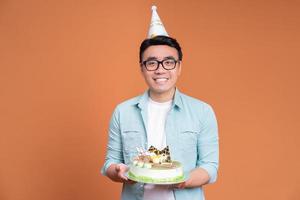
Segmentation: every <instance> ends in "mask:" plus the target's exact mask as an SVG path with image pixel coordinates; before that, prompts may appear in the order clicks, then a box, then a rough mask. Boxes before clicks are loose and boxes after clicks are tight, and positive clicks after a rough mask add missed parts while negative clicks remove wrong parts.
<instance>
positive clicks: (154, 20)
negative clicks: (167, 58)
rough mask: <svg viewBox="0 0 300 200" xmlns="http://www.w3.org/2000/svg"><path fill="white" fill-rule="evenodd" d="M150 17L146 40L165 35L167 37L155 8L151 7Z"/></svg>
mask: <svg viewBox="0 0 300 200" xmlns="http://www.w3.org/2000/svg"><path fill="white" fill-rule="evenodd" d="M151 9H152V17H151V23H150V27H149V32H148V37H147V38H153V37H155V36H158V35H165V36H169V35H168V33H167V31H166V29H165V27H164V25H163V23H162V21H161V20H160V18H159V16H158V14H157V12H156V9H157V7H156V6H152V8H151Z"/></svg>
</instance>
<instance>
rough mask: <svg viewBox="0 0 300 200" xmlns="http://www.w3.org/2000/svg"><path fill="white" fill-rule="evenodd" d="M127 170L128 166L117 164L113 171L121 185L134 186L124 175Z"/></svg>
mask: <svg viewBox="0 0 300 200" xmlns="http://www.w3.org/2000/svg"><path fill="white" fill-rule="evenodd" d="M128 170H129V168H128V166H127V165H125V164H123V163H120V164H117V165H116V167H115V171H116V173H117V177H118V179H120V182H123V183H128V184H134V183H136V182H135V181H132V180H129V179H128V178H127V177H126V176H125V175H124V174H125V173H126V172H127V171H128Z"/></svg>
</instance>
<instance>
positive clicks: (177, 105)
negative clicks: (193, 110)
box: [136, 88, 183, 110]
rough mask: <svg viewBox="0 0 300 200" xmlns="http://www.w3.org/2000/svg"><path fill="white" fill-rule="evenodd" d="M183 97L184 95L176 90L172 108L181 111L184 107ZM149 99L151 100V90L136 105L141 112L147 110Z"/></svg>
mask: <svg viewBox="0 0 300 200" xmlns="http://www.w3.org/2000/svg"><path fill="white" fill-rule="evenodd" d="M181 96H182V93H181V92H180V91H179V90H178V89H177V88H176V90H175V95H174V99H173V104H172V107H175V108H179V109H181V108H182V107H183V105H182V99H181ZM148 98H149V90H147V91H145V92H144V94H143V95H142V96H141V97H140V99H138V101H137V103H136V105H137V106H138V107H139V108H140V109H141V110H144V109H146V108H147V103H148Z"/></svg>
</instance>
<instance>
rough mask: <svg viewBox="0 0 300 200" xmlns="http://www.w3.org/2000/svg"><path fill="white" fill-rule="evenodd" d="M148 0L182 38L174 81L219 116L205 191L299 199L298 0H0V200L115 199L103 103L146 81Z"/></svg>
mask: <svg viewBox="0 0 300 200" xmlns="http://www.w3.org/2000/svg"><path fill="white" fill-rule="evenodd" d="M152 3H155V4H156V5H157V6H158V12H159V15H160V17H161V18H162V20H163V22H164V24H165V26H166V29H167V31H168V32H169V34H170V35H171V36H173V37H175V38H177V39H178V40H179V41H180V43H181V44H182V47H183V53H184V58H183V61H184V63H183V74H182V76H181V79H180V81H179V84H178V86H179V88H180V89H181V91H184V92H185V93H187V94H189V95H192V96H194V97H197V98H200V99H202V100H204V101H206V102H208V103H210V104H211V105H212V106H213V107H214V109H215V111H216V114H217V117H218V122H219V128H220V171H219V179H218V182H217V183H216V184H214V185H210V186H206V187H205V189H206V195H207V199H208V200H213V199H215V200H220V199H230V200H241V199H243V200H253V199H256V200H266V199H273V200H299V199H300V173H299V169H300V161H299V150H300V149H299V145H300V141H299V140H300V136H299V130H300V123H299V119H300V112H299V111H300V107H299V101H300V95H299V85H300V81H299V72H300V70H299V64H300V61H299V51H300V39H299V35H300V27H299V25H300V14H299V13H300V12H299V10H300V6H299V5H300V3H299V1H296V0H294V1H293V0H286V1H284V0H281V1H279V0H274V1H258V0H248V1H246V0H240V1H235V0H228V1H216V0H210V1H204V0H189V1H179V0H172V1H171V0H170V1H167V0H161V1H147V0H131V1H116V0H110V1H100V0H98V1H96V0H86V1H71V0H69V1H67V0H63V1H62V0H60V1H39V0H27V1H17V0H11V1H9V0H1V1H0V123H1V124H0V160H1V164H0V199H1V200H40V199H42V200H54V199H56V200H65V199H70V200H84V199H88V200H97V199H118V197H119V195H120V189H121V187H120V185H119V184H116V183H113V182H111V181H109V180H108V179H107V178H106V177H103V176H101V175H99V169H100V167H101V166H102V164H103V161H104V156H105V148H106V142H107V128H108V122H109V119H110V116H111V112H112V110H113V109H114V107H115V105H116V104H117V103H119V102H121V101H123V100H125V99H127V98H130V97H132V96H135V95H137V94H140V93H142V92H143V91H144V89H145V88H146V85H145V84H144V82H143V79H142V77H141V75H140V73H139V66H138V48H139V45H140V42H141V41H142V40H143V39H144V38H145V37H146V34H147V30H148V26H149V21H150V7H151V5H152Z"/></svg>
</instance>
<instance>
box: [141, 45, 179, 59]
mask: <svg viewBox="0 0 300 200" xmlns="http://www.w3.org/2000/svg"><path fill="white" fill-rule="evenodd" d="M150 57H151V58H157V59H164V58H166V57H174V58H175V59H178V52H177V49H175V48H174V47H170V46H167V45H153V46H150V47H148V48H147V49H146V50H145V51H144V53H143V60H146V59H147V58H150Z"/></svg>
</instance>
